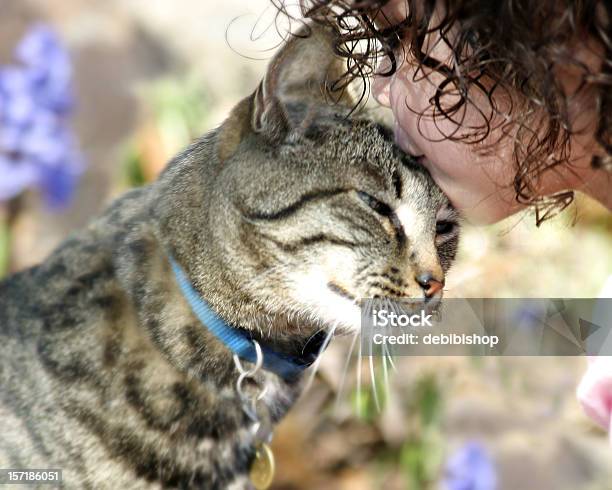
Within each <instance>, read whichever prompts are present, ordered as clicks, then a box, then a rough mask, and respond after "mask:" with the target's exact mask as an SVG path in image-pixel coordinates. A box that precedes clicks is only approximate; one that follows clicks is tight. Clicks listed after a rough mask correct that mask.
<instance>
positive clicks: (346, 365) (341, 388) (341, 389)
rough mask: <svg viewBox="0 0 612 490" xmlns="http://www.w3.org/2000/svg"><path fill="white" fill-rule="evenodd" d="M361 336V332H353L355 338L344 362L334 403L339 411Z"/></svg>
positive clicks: (335, 409)
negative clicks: (356, 343) (347, 376)
mask: <svg viewBox="0 0 612 490" xmlns="http://www.w3.org/2000/svg"><path fill="white" fill-rule="evenodd" d="M358 337H359V332H355V333H354V334H353V339H352V340H351V346H350V347H349V350H348V353H347V356H346V361H345V362H344V368H343V370H342V377H341V378H340V384H339V385H338V392H337V393H336V402H335V404H334V411H335V412H336V413H337V412H338V410H339V408H340V399H341V397H342V393H343V392H344V383H345V382H346V375H347V374H348V368H349V365H350V363H351V357H352V356H353V351H354V349H355V342H356V341H357V338H358Z"/></svg>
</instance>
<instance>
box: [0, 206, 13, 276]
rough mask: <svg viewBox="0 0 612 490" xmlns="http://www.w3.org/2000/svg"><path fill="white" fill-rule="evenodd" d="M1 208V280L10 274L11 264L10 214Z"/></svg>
mask: <svg viewBox="0 0 612 490" xmlns="http://www.w3.org/2000/svg"><path fill="white" fill-rule="evenodd" d="M3 211H4V210H3V209H1V208H0V278H2V277H4V276H6V275H7V274H8V272H9V262H10V255H11V253H10V243H11V240H10V227H9V219H8V213H5V212H3Z"/></svg>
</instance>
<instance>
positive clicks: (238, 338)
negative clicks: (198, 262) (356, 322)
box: [170, 258, 326, 382]
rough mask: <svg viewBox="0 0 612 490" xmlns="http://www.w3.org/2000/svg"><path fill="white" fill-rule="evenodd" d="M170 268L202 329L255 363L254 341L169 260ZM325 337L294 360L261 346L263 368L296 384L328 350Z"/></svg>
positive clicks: (310, 343)
mask: <svg viewBox="0 0 612 490" xmlns="http://www.w3.org/2000/svg"><path fill="white" fill-rule="evenodd" d="M170 264H171V265H172V270H173V271H174V276H175V277H176V281H177V282H178V285H179V287H180V289H181V292H182V293H183V296H184V297H185V299H186V300H187V302H188V303H189V306H190V307H191V309H192V311H193V313H194V314H195V316H196V317H197V318H198V320H200V322H201V323H202V325H203V326H204V327H205V328H207V329H208V330H209V331H210V332H212V333H213V335H214V336H215V337H217V339H219V340H220V341H221V342H223V344H225V346H226V347H227V348H228V349H229V350H231V351H232V352H233V353H234V354H236V355H237V356H238V357H239V358H240V359H243V360H246V361H249V362H252V363H255V361H256V360H257V351H256V350H255V345H254V344H253V338H252V337H251V335H250V333H249V332H248V331H247V330H244V329H241V328H238V327H234V326H232V325H229V324H228V323H226V322H225V321H224V320H223V319H222V318H221V317H220V316H219V315H218V314H217V313H215V312H214V311H213V309H212V308H211V307H210V306H209V305H208V303H206V301H204V300H203V299H202V297H201V296H200V295H199V294H198V292H197V291H196V290H195V289H194V287H193V286H192V284H191V281H189V278H188V277H187V274H185V271H183V269H181V267H180V266H179V265H178V264H177V262H176V261H175V260H174V259H172V258H170ZM325 337H326V335H325V333H324V332H319V333H317V334H315V335H314V336H313V337H312V338H311V340H309V341H308V342H307V345H305V346H304V349H303V352H302V353H301V355H300V356H291V355H287V354H283V353H280V352H276V351H274V350H272V349H271V348H269V347H267V346H265V345H261V350H262V353H263V367H264V368H265V369H267V370H268V371H272V372H273V373H276V374H278V375H279V376H280V377H281V378H283V379H284V380H285V381H288V382H291V381H295V380H296V378H297V377H298V376H299V375H300V374H301V373H302V371H304V369H306V368H307V367H309V366H310V365H311V364H312V363H313V362H314V361H315V360H316V359H317V357H318V356H319V354H320V353H321V352H322V350H323V349H324V348H325Z"/></svg>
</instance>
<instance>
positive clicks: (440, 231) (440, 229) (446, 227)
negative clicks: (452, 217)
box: [436, 220, 457, 235]
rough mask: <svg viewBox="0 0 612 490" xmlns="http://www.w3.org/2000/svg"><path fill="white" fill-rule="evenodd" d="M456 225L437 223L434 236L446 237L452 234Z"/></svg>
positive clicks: (444, 222)
mask: <svg viewBox="0 0 612 490" xmlns="http://www.w3.org/2000/svg"><path fill="white" fill-rule="evenodd" d="M455 226H457V224H456V223H455V222H454V221H446V220H442V221H438V222H437V223H436V235H448V234H449V233H452V232H453V230H454V229H455Z"/></svg>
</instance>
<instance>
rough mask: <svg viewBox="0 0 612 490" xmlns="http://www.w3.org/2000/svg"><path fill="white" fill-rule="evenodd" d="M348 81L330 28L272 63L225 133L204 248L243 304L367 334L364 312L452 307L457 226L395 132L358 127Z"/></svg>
mask: <svg viewBox="0 0 612 490" xmlns="http://www.w3.org/2000/svg"><path fill="white" fill-rule="evenodd" d="M341 69H342V66H341V63H339V61H338V59H337V58H336V57H335V56H334V55H333V50H332V45H331V38H330V36H329V35H328V34H327V33H326V32H324V31H322V30H321V29H319V28H312V29H311V32H310V33H309V35H308V36H307V37H304V36H303V33H302V34H300V35H298V36H294V37H292V39H291V40H290V41H289V42H288V43H287V44H286V45H285V46H284V47H283V48H282V49H281V51H280V52H279V53H278V54H277V55H276V57H275V58H274V59H273V60H272V62H271V64H270V68H269V70H268V73H267V75H266V78H265V80H264V81H263V82H262V83H261V85H260V86H259V88H258V90H257V91H256V92H255V94H254V95H253V96H251V97H249V98H247V99H245V100H244V101H242V102H241V103H240V104H239V105H238V106H237V107H236V108H235V109H234V111H233V112H232V114H231V116H230V118H229V119H228V120H227V121H226V122H225V123H224V124H223V126H221V128H220V129H219V131H218V132H217V135H216V143H215V144H216V146H215V151H216V153H217V156H218V161H219V163H218V167H217V168H216V169H215V171H214V183H213V185H212V186H210V187H209V188H208V190H207V193H208V195H207V209H206V213H207V214H206V217H207V218H206V221H207V224H206V226H207V227H209V228H210V229H209V236H208V237H207V238H206V239H207V240H208V241H209V242H210V243H213V244H214V247H215V251H216V252H215V255H216V257H217V260H218V261H220V262H221V263H222V264H223V268H224V277H225V278H226V279H227V278H229V280H230V281H234V287H235V288H236V291H235V292H236V294H237V297H238V296H239V297H240V298H241V301H247V302H248V301H252V302H253V304H257V305H259V306H260V307H261V308H262V309H263V310H265V311H267V312H269V313H270V315H271V316H274V315H278V314H283V312H286V313H288V314H289V315H293V316H294V317H295V318H298V319H300V318H301V319H308V318H310V319H313V320H315V321H316V322H322V323H324V324H326V325H337V326H340V327H341V328H344V329H355V328H359V323H360V309H359V301H360V300H361V299H363V298H371V297H380V296H386V297H394V298H416V299H422V300H423V301H427V300H429V299H431V298H439V297H440V296H441V294H442V287H443V285H444V278H445V273H446V271H447V270H448V268H449V266H450V265H451V262H452V260H453V259H454V257H455V252H456V248H457V242H458V225H457V216H456V213H455V211H454V210H453V209H452V207H451V206H450V204H449V201H448V199H447V198H446V197H445V196H444V195H443V194H442V192H441V191H440V190H439V188H438V187H437V186H436V185H435V183H434V182H433V180H432V179H431V177H430V176H429V174H428V173H427V172H426V171H425V170H424V168H423V167H422V166H420V165H418V164H417V163H416V162H415V161H414V160H413V159H412V158H411V157H409V156H407V155H405V154H404V153H402V151H401V150H399V149H398V148H397V147H396V146H395V145H394V143H393V141H392V137H391V135H390V134H389V131H388V130H387V129H386V128H384V127H382V126H381V125H379V124H376V123H374V122H371V121H367V120H363V119H351V118H347V117H346V116H347V114H348V112H349V107H350V102H348V101H345V100H340V101H339V102H338V97H335V98H334V94H333V93H332V91H331V89H330V83H329V82H328V81H329V80H335V79H337V76H338V74H339V73H340V70H341ZM334 99H335V100H336V102H335V103H334Z"/></svg>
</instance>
